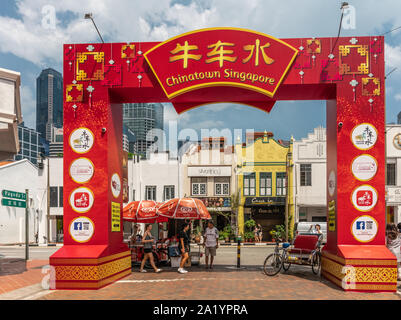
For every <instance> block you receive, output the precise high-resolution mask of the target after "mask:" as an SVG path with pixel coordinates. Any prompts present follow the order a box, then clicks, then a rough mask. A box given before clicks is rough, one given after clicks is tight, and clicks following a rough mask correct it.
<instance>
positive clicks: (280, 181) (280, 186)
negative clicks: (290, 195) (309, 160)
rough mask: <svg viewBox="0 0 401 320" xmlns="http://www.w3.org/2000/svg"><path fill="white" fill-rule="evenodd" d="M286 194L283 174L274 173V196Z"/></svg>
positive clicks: (284, 174)
mask: <svg viewBox="0 0 401 320" xmlns="http://www.w3.org/2000/svg"><path fill="white" fill-rule="evenodd" d="M286 194H287V178H286V173H285V172H277V173H276V195H277V196H285V195H286Z"/></svg>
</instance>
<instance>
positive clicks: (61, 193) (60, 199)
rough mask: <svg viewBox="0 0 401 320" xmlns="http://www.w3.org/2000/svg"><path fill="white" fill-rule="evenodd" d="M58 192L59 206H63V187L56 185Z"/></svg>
mask: <svg viewBox="0 0 401 320" xmlns="http://www.w3.org/2000/svg"><path fill="white" fill-rule="evenodd" d="M58 194H59V207H60V208H62V207H63V199H64V198H63V187H58Z"/></svg>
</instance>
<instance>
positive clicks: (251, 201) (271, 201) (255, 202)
mask: <svg viewBox="0 0 401 320" xmlns="http://www.w3.org/2000/svg"><path fill="white" fill-rule="evenodd" d="M245 205H246V206H269V205H270V206H272V205H283V206H284V205H285V197H247V198H246V199H245Z"/></svg>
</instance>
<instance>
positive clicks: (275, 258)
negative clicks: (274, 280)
mask: <svg viewBox="0 0 401 320" xmlns="http://www.w3.org/2000/svg"><path fill="white" fill-rule="evenodd" d="M289 246H290V244H289V243H283V246H282V248H280V240H277V241H276V246H275V248H274V252H273V253H271V254H269V255H268V256H267V257H266V259H265V262H264V264H263V271H264V273H265V274H266V275H267V276H270V277H272V276H275V275H276V274H277V273H279V272H280V270H281V268H282V267H283V265H284V262H285V261H287V249H288V247H289ZM280 251H281V253H280ZM288 269H289V266H288V268H286V267H284V270H288Z"/></svg>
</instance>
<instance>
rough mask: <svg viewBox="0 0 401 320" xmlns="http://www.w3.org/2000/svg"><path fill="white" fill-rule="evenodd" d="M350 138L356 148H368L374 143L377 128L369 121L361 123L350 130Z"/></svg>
mask: <svg viewBox="0 0 401 320" xmlns="http://www.w3.org/2000/svg"><path fill="white" fill-rule="evenodd" d="M351 140H352V143H353V144H354V146H355V147H356V148H357V149H359V150H368V149H370V148H372V147H373V146H374V145H375V144H376V141H377V130H376V128H375V127H374V126H373V125H371V124H370V123H361V124H359V125H357V126H355V127H354V129H353V130H352V133H351Z"/></svg>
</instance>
